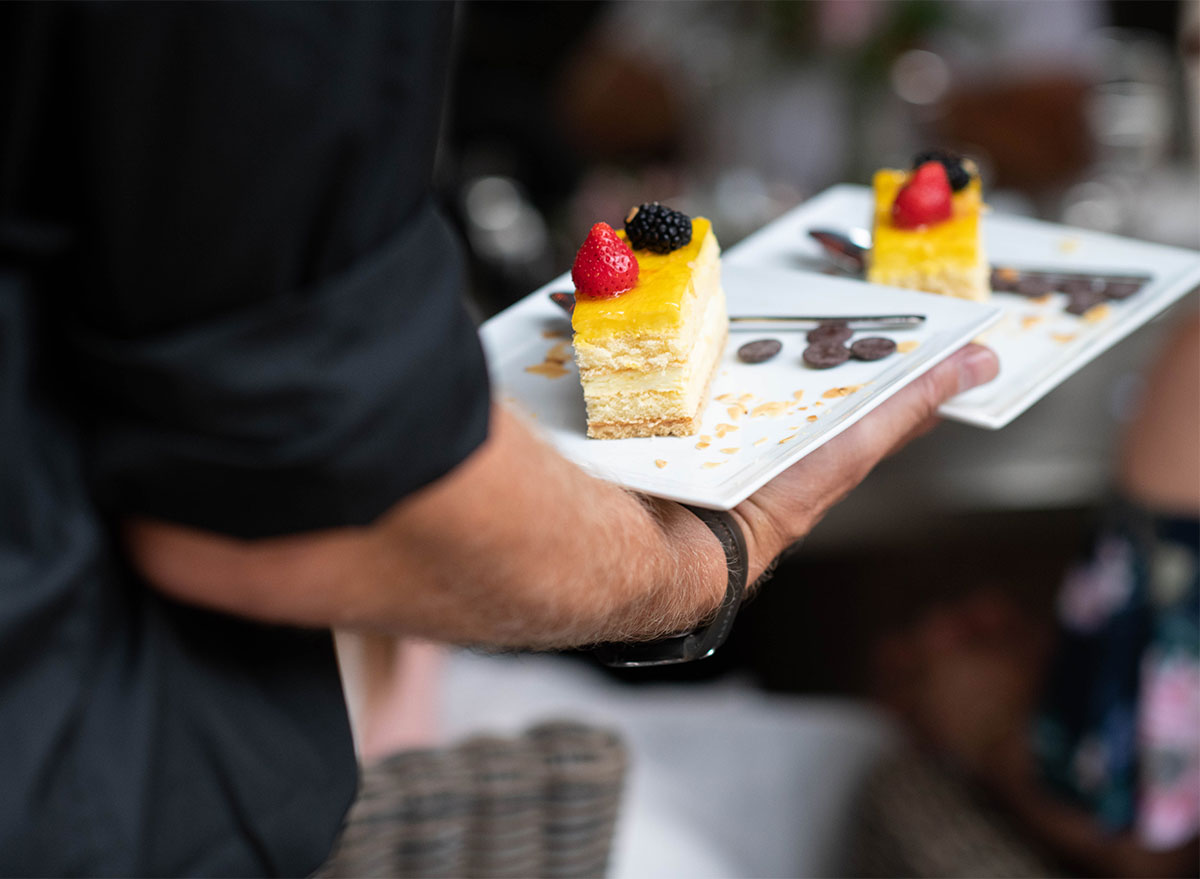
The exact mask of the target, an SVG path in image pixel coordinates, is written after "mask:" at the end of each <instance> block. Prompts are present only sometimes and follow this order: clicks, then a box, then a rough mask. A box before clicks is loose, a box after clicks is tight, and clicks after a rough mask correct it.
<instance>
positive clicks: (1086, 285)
mask: <svg viewBox="0 0 1200 879" xmlns="http://www.w3.org/2000/svg"><path fill="white" fill-rule="evenodd" d="M1058 289H1059V290H1062V291H1063V292H1064V293H1066V294H1067V295H1068V296H1086V295H1088V294H1089V293H1092V292H1094V291H1095V289H1096V284H1095V281H1094V280H1093V279H1092V278H1066V279H1065V280H1064V281H1063V282H1062V283H1061V284H1059V285H1058Z"/></svg>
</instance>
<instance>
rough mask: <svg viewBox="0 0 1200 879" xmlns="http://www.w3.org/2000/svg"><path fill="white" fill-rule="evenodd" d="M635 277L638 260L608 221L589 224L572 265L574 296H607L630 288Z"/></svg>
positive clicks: (603, 297)
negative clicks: (589, 229) (590, 228)
mask: <svg viewBox="0 0 1200 879" xmlns="http://www.w3.org/2000/svg"><path fill="white" fill-rule="evenodd" d="M637 279H638V261H637V258H636V257H635V256H634V255H633V251H632V250H630V249H629V245H628V244H626V243H625V242H624V241H622V240H621V238H620V236H619V235H617V233H616V232H615V231H614V230H613V227H612V226H610V225H608V223H597V224H596V225H594V226H592V230H591V231H590V232H589V233H588V237H587V238H586V239H585V240H584V242H583V246H582V247H580V248H579V253H577V254H576V255H575V264H574V265H573V266H571V280H572V281H573V282H574V283H575V295H576V296H585V297H587V298H589V299H610V298H612V297H613V296H620V295H621V294H622V293H626V292H628V291H629V290H632V289H633V287H634V285H635V284H636V283H637Z"/></svg>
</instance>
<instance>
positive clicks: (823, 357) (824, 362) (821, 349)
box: [802, 342, 850, 369]
mask: <svg viewBox="0 0 1200 879" xmlns="http://www.w3.org/2000/svg"><path fill="white" fill-rule="evenodd" d="M802 356H803V357H804V362H805V363H807V364H808V365H809V366H811V367H812V368H813V369H829V368H830V367H832V366H838V365H839V364H842V363H845V362H846V361H847V360H849V359H850V349H849V348H847V347H846V346H845V345H843V344H841V343H840V342H817V343H815V344H813V345H809V346H808V347H807V348H805V349H804V354H803V355H802Z"/></svg>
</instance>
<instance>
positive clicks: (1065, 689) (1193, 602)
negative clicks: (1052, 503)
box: [1034, 502, 1200, 849]
mask: <svg viewBox="0 0 1200 879" xmlns="http://www.w3.org/2000/svg"><path fill="white" fill-rule="evenodd" d="M1198 555H1200V520H1197V519H1195V518H1181V517H1166V516H1158V515H1153V514H1151V513H1149V512H1147V511H1145V510H1142V509H1139V508H1138V507H1136V506H1134V505H1132V504H1129V503H1127V502H1119V503H1117V504H1115V505H1114V507H1113V511H1112V515H1111V517H1110V521H1109V522H1108V524H1107V527H1105V528H1104V529H1103V531H1102V532H1101V535H1100V537H1099V539H1098V540H1097V543H1096V545H1095V548H1094V551H1093V555H1092V557H1091V559H1090V560H1089V561H1088V562H1087V563H1086V564H1084V565H1082V566H1080V567H1079V568H1077V569H1076V570H1075V571H1073V572H1072V573H1071V574H1070V575H1069V576H1068V578H1067V580H1066V582H1065V583H1064V585H1063V589H1062V592H1061V593H1060V596H1059V605H1058V611H1059V621H1060V624H1061V628H1062V631H1061V633H1060V634H1061V641H1060V646H1059V651H1058V654H1057V656H1056V659H1055V662H1054V664H1053V666H1052V670H1051V674H1050V677H1049V679H1048V682H1047V691H1046V693H1045V698H1044V701H1043V706H1042V710H1041V712H1040V713H1039V715H1038V717H1037V720H1036V723H1035V728H1034V750H1035V753H1036V754H1037V757H1038V760H1039V763H1040V766H1041V770H1042V773H1043V775H1044V777H1045V778H1046V780H1047V781H1048V782H1049V783H1050V784H1051V785H1052V786H1053V787H1054V788H1055V789H1057V790H1059V791H1061V792H1062V793H1063V794H1064V795H1065V796H1066V797H1067V798H1068V799H1070V800H1071V801H1073V802H1074V803H1076V804H1077V805H1079V806H1081V807H1083V808H1085V809H1087V810H1088V811H1090V812H1091V813H1092V814H1093V815H1095V816H1096V818H1097V819H1098V820H1099V821H1100V823H1101V825H1102V826H1104V827H1105V828H1107V829H1109V830H1111V831H1113V832H1117V831H1135V832H1136V833H1137V834H1138V837H1139V838H1140V839H1141V841H1142V843H1143V844H1144V845H1146V846H1147V847H1148V848H1152V849H1168V848H1173V847H1175V846H1178V845H1180V844H1182V843H1184V842H1186V841H1188V840H1189V839H1190V838H1191V837H1192V836H1194V835H1195V834H1196V833H1197V829H1198V828H1200V563H1198V558H1197V557H1198Z"/></svg>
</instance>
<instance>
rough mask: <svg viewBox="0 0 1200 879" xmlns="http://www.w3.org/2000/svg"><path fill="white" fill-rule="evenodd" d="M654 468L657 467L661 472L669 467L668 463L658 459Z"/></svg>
mask: <svg viewBox="0 0 1200 879" xmlns="http://www.w3.org/2000/svg"><path fill="white" fill-rule="evenodd" d="M654 466H655V467H657V468H658V469H659V470H661V469H662V468H664V467H666V466H667V462H666V461H664V460H663V459H662V458H658V459H656V460H655V462H654Z"/></svg>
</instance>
